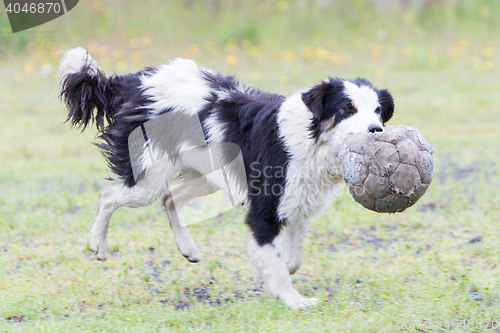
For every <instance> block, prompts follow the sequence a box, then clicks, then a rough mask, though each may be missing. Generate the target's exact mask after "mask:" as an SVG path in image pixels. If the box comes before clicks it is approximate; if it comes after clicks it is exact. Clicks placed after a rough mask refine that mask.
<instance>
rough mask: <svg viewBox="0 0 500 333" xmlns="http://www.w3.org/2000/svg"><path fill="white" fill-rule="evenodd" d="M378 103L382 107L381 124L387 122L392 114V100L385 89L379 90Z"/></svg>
mask: <svg viewBox="0 0 500 333" xmlns="http://www.w3.org/2000/svg"><path fill="white" fill-rule="evenodd" d="M378 101H379V103H380V106H381V107H382V113H381V116H382V123H385V122H387V121H389V119H391V118H392V115H393V114H394V99H393V98H392V95H391V93H390V92H389V91H388V90H387V89H382V90H379V92H378Z"/></svg>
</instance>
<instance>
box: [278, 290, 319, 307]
mask: <svg viewBox="0 0 500 333" xmlns="http://www.w3.org/2000/svg"><path fill="white" fill-rule="evenodd" d="M283 301H284V302H285V304H286V305H288V306H289V307H290V308H291V309H292V310H294V311H298V310H307V309H309V308H311V307H313V306H315V305H316V304H318V300H317V299H316V298H306V297H304V296H302V295H301V294H299V293H298V292H297V291H296V290H294V293H290V294H288V295H287V296H286V297H284V298H283Z"/></svg>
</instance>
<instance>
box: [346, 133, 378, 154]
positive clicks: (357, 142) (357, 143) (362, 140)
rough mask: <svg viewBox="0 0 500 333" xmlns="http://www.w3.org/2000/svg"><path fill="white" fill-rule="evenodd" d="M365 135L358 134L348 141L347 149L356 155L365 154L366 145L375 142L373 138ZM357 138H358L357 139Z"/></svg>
mask: <svg viewBox="0 0 500 333" xmlns="http://www.w3.org/2000/svg"><path fill="white" fill-rule="evenodd" d="M366 134H367V133H360V134H358V135H356V136H355V137H354V138H353V139H351V140H349V149H350V151H352V152H355V153H358V154H362V155H363V154H365V153H366V149H367V147H368V145H370V144H371V143H373V142H375V140H374V138H373V137H370V136H369V135H366ZM358 137H359V138H358Z"/></svg>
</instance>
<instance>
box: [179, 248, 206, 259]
mask: <svg viewBox="0 0 500 333" xmlns="http://www.w3.org/2000/svg"><path fill="white" fill-rule="evenodd" d="M177 247H178V248H179V251H180V252H181V254H182V255H183V256H184V258H186V259H187V260H188V261H189V262H199V261H201V259H202V258H203V257H202V255H201V253H200V250H198V248H197V247H196V245H195V246H194V247H192V246H186V245H185V244H184V245H183V246H182V247H181V246H179V245H177Z"/></svg>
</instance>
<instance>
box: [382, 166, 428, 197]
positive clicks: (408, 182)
mask: <svg viewBox="0 0 500 333" xmlns="http://www.w3.org/2000/svg"><path fill="white" fill-rule="evenodd" d="M389 181H390V182H391V186H392V188H393V189H394V191H395V192H396V193H400V194H403V195H405V196H410V195H412V194H413V192H414V191H415V188H417V187H419V186H421V183H420V173H419V172H418V170H417V168H416V167H414V166H413V165H408V164H401V165H400V166H399V167H398V168H397V170H396V171H394V173H393V174H392V176H391V177H390V178H389Z"/></svg>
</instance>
